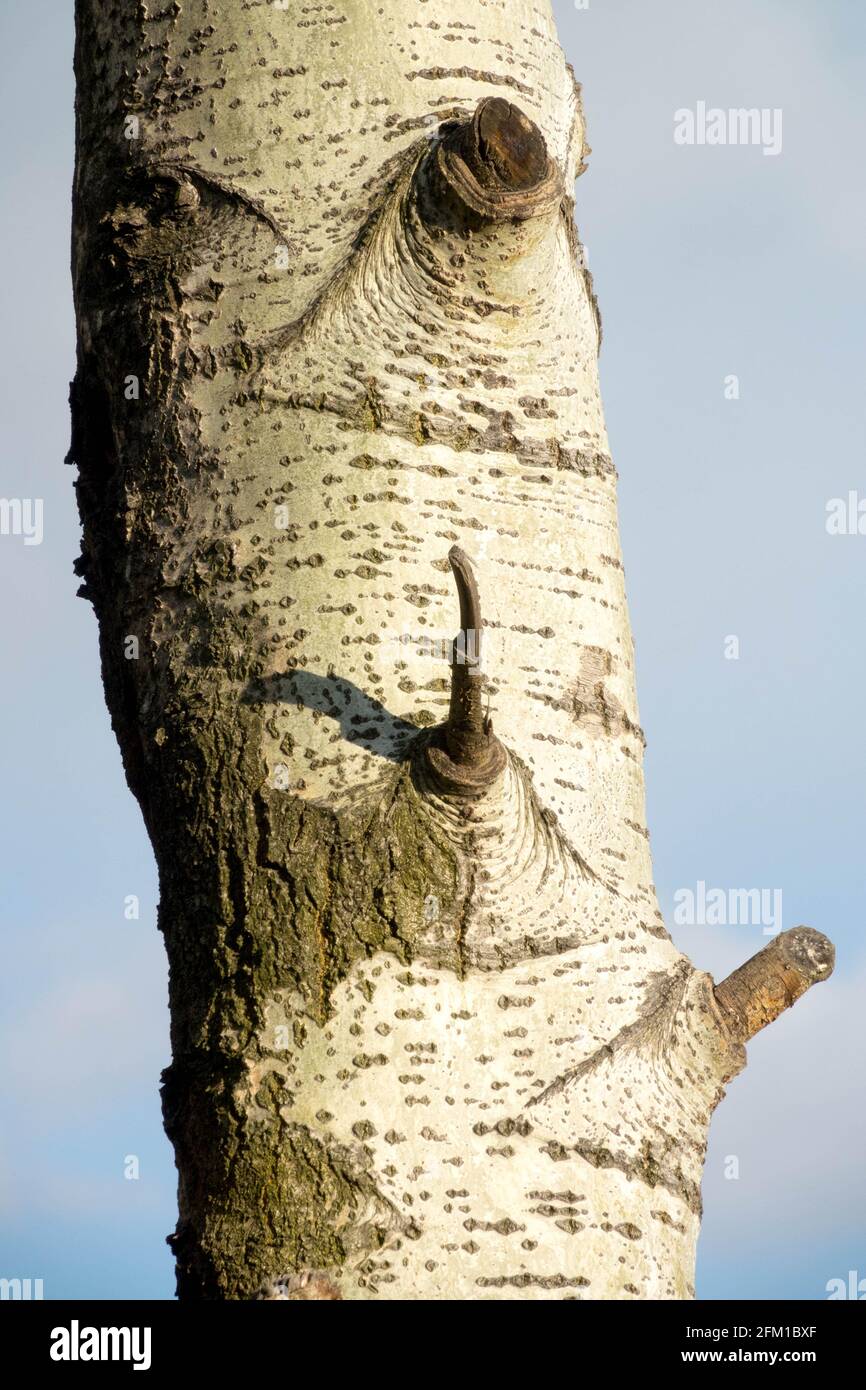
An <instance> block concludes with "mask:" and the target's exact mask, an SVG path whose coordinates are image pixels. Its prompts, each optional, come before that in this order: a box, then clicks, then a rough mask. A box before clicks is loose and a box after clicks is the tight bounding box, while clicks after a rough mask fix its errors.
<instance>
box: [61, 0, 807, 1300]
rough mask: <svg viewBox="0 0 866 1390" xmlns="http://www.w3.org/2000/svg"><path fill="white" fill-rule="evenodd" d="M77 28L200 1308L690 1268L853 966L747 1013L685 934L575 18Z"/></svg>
mask: <svg viewBox="0 0 866 1390" xmlns="http://www.w3.org/2000/svg"><path fill="white" fill-rule="evenodd" d="M77 24H78V39H77V49H76V73H77V79H78V101H77V168H76V177H75V194H74V238H73V245H74V252H73V264H74V281H75V295H76V309H77V315H78V329H79V358H78V370H77V375H76V379H75V382H74V384H73V388H72V406H73V438H72V448H71V452H70V457H71V460H72V461H73V462H74V463H75V464H76V465H77V466H78V469H79V480H78V484H77V486H78V496H79V502H80V509H81V516H82V520H83V524H84V542H83V554H82V559H81V561H80V562H79V565H80V572H81V575H82V578H83V580H84V583H83V586H82V588H83V591H84V592H85V593H86V595H87V596H88V597H89V598H90V599H91V600H92V602H93V604H94V606H95V609H96V612H97V616H98V619H99V627H100V635H101V651H102V662H103V672H104V681H105V687H106V693H107V700H108V705H109V708H110V711H111V715H112V720H113V724H114V728H115V731H116V734H117V737H118V740H119V743H120V746H121V749H122V752H123V758H124V764H125V768H126V773H127V777H128V780H129V784H130V786H131V788H132V790H133V792H134V793H135V795H136V797H137V798H138V800H139V802H140V804H141V807H142V811H143V814H144V817H145V820H146V823H147V828H148V831H149V834H150V837H151V840H152V843H153V847H154V850H155V853H156V858H157V862H158V865H159V872H160V885H161V904H160V926H161V930H162V931H163V933H164V937H165V942H166V948H167V952H168V958H169V963H170V1002H171V1019H172V1056H173V1061H172V1064H171V1066H170V1068H169V1069H168V1071H167V1073H166V1075H165V1078H164V1088H163V1096H164V1115H165V1123H166V1129H167V1132H168V1134H169V1136H170V1138H171V1140H172V1142H173V1144H174V1148H175V1154H176V1159H177V1166H178V1172H179V1207H180V1219H179V1223H178V1227H177V1232H176V1234H175V1235H174V1236H173V1237H172V1238H171V1243H172V1245H173V1249H174V1252H175V1255H176V1259H177V1269H178V1290H179V1293H180V1295H181V1296H183V1297H188V1298H189V1297H191V1298H210V1299H239V1298H249V1297H253V1296H254V1295H255V1294H256V1291H257V1290H260V1289H265V1290H266V1291H267V1294H266V1296H270V1297H293V1298H310V1297H342V1298H344V1299H370V1298H379V1299H382V1298H392V1299H478V1298H480V1299H514V1298H521V1299H549V1298H569V1299H573V1298H582V1297H587V1298H612V1299H627V1298H685V1297H690V1296H692V1294H693V1283H692V1281H693V1269H694V1255H695V1242H696V1237H697V1232H698V1225H699V1216H700V1179H701V1170H702V1164H703V1159H704V1151H705V1143H706V1135H707V1127H708V1123H709V1119H710V1115H711V1112H712V1110H713V1108H714V1106H715V1105H716V1103H717V1102H718V1100H719V1098H720V1097H721V1095H722V1094H723V1087H724V1084H725V1083H726V1081H727V1080H728V1079H729V1078H730V1077H732V1076H733V1075H734V1074H735V1073H736V1072H737V1071H739V1070H740V1068H741V1067H742V1066H743V1064H744V1060H745V1053H744V1048H743V1043H744V1041H745V1040H746V1038H747V1037H748V1036H749V1035H750V1034H751V1032H753V1031H755V1030H756V1028H757V1027H760V1026H763V1023H765V1022H768V1021H769V1019H770V1018H771V1017H773V1016H775V1014H776V1013H778V1011H779V1009H780V1008H781V1007H784V1005H785V1004H786V1003H788V1002H790V1001H791V998H793V997H795V996H796V994H797V993H799V992H802V989H803V988H805V987H806V986H807V985H808V984H809V983H811V982H813V981H814V980H816V979H819V978H823V977H825V976H826V975H827V974H828V973H829V971H830V969H831V968H832V948H830V946H829V943H827V942H826V941H825V939H824V938H823V937H820V936H819V935H818V934H817V933H814V932H809V931H808V930H807V929H798V930H797V931H796V932H794V933H789V934H787V935H786V936H785V937H783V938H779V939H778V940H777V941H775V942H774V943H773V945H772V946H771V947H770V948H768V951H766V952H762V953H761V955H760V956H759V957H756V959H755V961H754V962H752V963H750V965H749V966H748V967H746V968H745V969H744V971H742V972H738V976H737V977H732V980H731V981H729V982H726V986H720V987H719V990H718V992H717V993H714V989H713V983H712V981H711V979H710V977H709V976H708V975H706V974H703V973H701V972H698V971H695V970H694V969H693V968H692V967H691V966H690V964H689V963H688V961H687V960H685V959H684V957H683V956H682V955H681V954H680V953H679V951H678V950H677V949H676V948H675V946H674V945H673V943H672V942H671V940H670V938H669V936H668V934H667V932H666V930H665V927H664V924H663V922H662V918H661V915H660V913H659V909H658V904H657V902H656V896H655V892H654V889H653V884H652V870H651V863H650V854H649V847H648V838H647V831H646V828H645V818H644V787H643V776H642V754H643V747H644V739H643V735H642V733H641V729H640V727H639V724H638V714H637V706H636V699H635V688H634V667H633V650H632V638H631V633H630V629H629V622H628V614H627V610H626V601H625V590H624V582H623V569H622V563H621V557H620V546H619V539H618V528H617V514H616V489H615V471H614V467H613V463H612V462H611V459H610V454H609V449H608V442H607V436H606V433H605V426H604V421H603V416H602V409H601V402H600V397H599V388H598V375H597V365H596V364H597V354H598V346H599V340H600V326H599V317H598V312H597V307H596V303H595V299H594V297H593V293H592V285H591V281H590V277H589V275H588V274H587V273H586V272H585V270H584V269H583V268H582V262H581V256H580V244H579V241H578V238H577V234H576V230H575V227H574V224H573V220H572V215H573V207H574V203H573V199H572V197H571V189H572V185H573V182H574V179H575V177H576V176H577V175H578V174H579V173H581V172H582V170H583V167H584V159H585V156H586V154H587V153H588V148H587V145H586V139H585V132H584V122H583V113H582V109H581V101H580V89H579V87H578V85H577V84H576V82H575V81H574V77H573V74H572V71H571V68H570V67H569V66H568V65H567V64H566V63H565V61H564V59H563V55H562V53H561V51H560V48H559V46H558V43H557V39H556V35H555V31H554V26H553V20H552V15H551V12H550V6H549V4H548V2H547V0H482V2H481V3H478V4H474V5H470V6H466V5H465V4H457V3H456V2H455V0H377V3H372V0H369V2H368V0H334V3H333V4H310V5H304V4H302V3H301V2H300V0H288V3H285V4H280V3H274V4H268V3H265V2H264V0H258V3H249V4H227V3H222V2H221V0H182V3H171V4H167V5H165V6H164V7H161V6H160V5H159V4H157V3H153V4H149V3H148V4H140V5H138V6H126V5H120V4H117V3H105V0H78V4H77ZM458 614H459V616H458ZM455 632H457V633H458V634H459V637H458V640H456V641H453V640H451V639H454V635H455ZM482 633H483V635H484V641H483V647H482V646H481V635H482ZM431 639H434V640H431ZM442 639H448V640H447V642H446V643H445V644H444V646H443V643H442ZM494 726H495V728H494Z"/></svg>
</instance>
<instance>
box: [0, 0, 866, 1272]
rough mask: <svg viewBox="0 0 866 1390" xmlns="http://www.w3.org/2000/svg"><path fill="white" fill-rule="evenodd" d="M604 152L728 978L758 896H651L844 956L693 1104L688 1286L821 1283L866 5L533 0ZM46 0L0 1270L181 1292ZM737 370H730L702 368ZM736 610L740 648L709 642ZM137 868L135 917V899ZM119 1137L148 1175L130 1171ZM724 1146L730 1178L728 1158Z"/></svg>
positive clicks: (636, 552) (21, 286)
mask: <svg viewBox="0 0 866 1390" xmlns="http://www.w3.org/2000/svg"><path fill="white" fill-rule="evenodd" d="M554 8H555V10H556V14H557V19H558V21H559V25H560V34H561V38H562V42H563V46H564V48H565V50H566V54H567V56H568V58H569V60H570V61H571V62H572V63H573V64H574V67H575V71H576V74H577V76H578V78H579V79H580V80H581V81H582V82H583V85H584V100H585V105H586V109H587V117H588V123H589V140H590V144H591V145H592V149H593V153H592V156H591V157H590V163H589V171H588V172H587V174H585V175H584V176H583V178H582V179H581V180H580V181H579V183H578V185H577V189H576V192H577V218H578V225H579V227H580V231H581V235H582V237H583V240H584V241H585V243H586V245H587V247H588V252H589V264H590V267H591V269H592V271H593V274H594V277H595V283H596V289H597V292H598V295H599V299H600V303H601V310H602V316H603V320H604V347H603V351H602V359H601V369H602V388H603V392H604V398H605V407H606V413H607V420H608V427H609V432H610V436H611V442H612V446H613V451H614V457H615V460H616V463H617V467H618V469H619V473H620V480H621V481H620V506H621V522H622V539H623V547H624V550H625V559H626V574H627V579H628V587H629V599H630V606H631V614H632V621H633V626H634V632H635V640H636V645H637V658H638V690H639V696H640V707H641V722H642V724H643V726H644V728H645V729H646V731H647V736H648V739H649V748H648V754H647V783H648V797H649V825H650V829H651V832H652V842H653V851H654V859H655V868H656V882H657V884H658V889H659V897H660V901H661V904H662V908H663V911H664V912H665V915H666V919H667V921H668V925H669V927H671V929H672V932H673V935H674V937H675V939H676V941H677V943H678V945H680V946H681V947H682V949H684V950H685V951H687V953H688V954H689V955H690V956H691V958H692V960H693V961H694V962H695V964H696V965H698V966H700V967H702V968H704V969H708V970H711V971H712V972H713V973H714V974H715V975H716V976H717V977H721V976H723V975H724V974H726V973H727V972H728V971H729V970H730V969H731V968H733V967H734V966H735V965H736V964H738V963H739V962H740V961H741V960H743V959H745V958H746V957H748V956H749V955H751V954H753V953H754V951H756V950H758V949H760V947H761V946H762V945H764V944H765V943H766V939H767V938H766V937H764V936H763V935H762V931H761V927H760V925H757V926H747V925H741V926H727V927H707V926H676V925H674V923H673V906H674V894H675V892H676V891H677V890H678V889H679V888H682V887H692V888H693V887H694V886H695V885H696V884H697V882H698V881H700V880H702V881H704V882H706V883H707V884H708V885H710V886H714V887H716V886H718V887H723V888H726V889H727V888H733V887H741V888H751V887H766V888H781V890H782V892H783V902H784V923H783V925H784V926H785V927H788V926H793V925H795V924H796V923H798V922H808V923H809V924H811V925H812V926H815V927H818V928H820V929H821V930H823V931H826V932H827V933H828V935H830V936H831V937H832V938H833V940H834V941H835V943H836V946H837V953H838V956H837V959H838V964H837V972H836V975H835V976H834V978H833V981H832V982H831V983H830V984H829V985H825V986H822V987H821V988H819V989H816V990H813V991H812V992H811V994H810V995H809V996H807V997H806V998H805V999H804V1000H802V1001H800V1003H799V1004H798V1005H797V1007H796V1008H795V1009H794V1010H792V1011H791V1012H790V1013H789V1014H788V1015H786V1016H785V1017H784V1018H783V1019H781V1020H780V1021H779V1022H777V1023H776V1024H775V1025H774V1027H773V1028H772V1029H770V1030H768V1031H767V1032H766V1033H765V1034H762V1035H761V1036H760V1037H759V1038H757V1039H756V1040H755V1041H754V1042H753V1043H752V1044H751V1046H750V1049H749V1052H750V1063H749V1067H748V1068H747V1070H746V1071H745V1072H744V1073H743V1075H742V1076H740V1077H739V1078H737V1079H736V1081H735V1082H733V1083H732V1085H731V1088H730V1091H729V1094H728V1097H727V1099H726V1101H725V1102H724V1104H723V1105H722V1107H721V1108H720V1110H719V1111H718V1112H717V1115H716V1118H715V1120H714V1123H713V1129H712V1134H711V1143H710V1152H709V1158H708V1164H707V1172H706V1178H705V1182H704V1203H705V1218H704V1229H703V1234H702V1237H701V1245H700V1251H699V1263H698V1293H699V1295H700V1296H701V1297H703V1298H725V1297H746V1298H814V1299H817V1298H822V1297H825V1296H826V1293H825V1288H826V1284H827V1281H828V1280H830V1279H832V1278H836V1277H842V1278H845V1277H846V1276H847V1272H848V1270H850V1269H855V1270H857V1271H858V1272H859V1276H860V1277H861V1278H864V1277H866V1195H864V1181H863V1173H864V1171H866V1162H864V1159H866V1120H864V1117H866V1080H864V1070H866V1069H864V1066H863V1058H864V1030H863V1022H862V1019H863V1011H864V1010H863V1005H864V1000H866V943H864V934H863V921H864V862H866V857H864V854H863V830H864V792H863V787H864V770H866V721H864V720H863V718H862V715H861V708H862V698H863V690H864V686H866V641H864V637H863V617H862V613H863V593H864V583H863V580H864V571H866V535H864V536H856V535H849V536H830V535H828V534H827V531H826V527H825V515H826V505H827V502H828V501H829V500H830V499H831V498H834V497H845V496H847V494H848V492H849V491H851V490H859V495H860V496H862V497H863V498H866V467H864V442H863V433H864V419H863V415H864V407H863V399H864V391H863V379H864V350H863V331H862V324H863V322H864V319H866V312H864V311H866V303H864V300H866V293H864V291H866V284H864V280H866V237H864V201H866V194H864V181H863V177H862V159H863V148H864V140H863V136H864V116H863V109H862V90H863V72H864V49H866V11H864V10H863V9H862V7H861V6H859V5H856V4H854V3H846V2H845V0H824V2H823V3H821V4H820V5H819V4H818V3H817V0H811V2H810V3H806V2H805V0H784V3H781V0H780V3H768V0H728V3H726V4H724V5H718V4H710V3H707V2H706V0H704V2H703V3H695V0H659V3H658V4H655V5H648V4H646V3H645V0H590V3H589V7H588V8H587V9H577V8H576V7H575V6H574V5H573V4H572V3H570V0H568V2H567V0H557V2H556V3H555V5H554ZM70 10H71V7H70V6H65V5H60V4H57V3H39V4H32V5H29V6H17V7H7V9H6V10H5V11H4V13H3V15H2V19H0V38H2V53H3V58H2V63H3V67H4V72H3V81H2V84H0V92H2V95H0V104H2V108H3V115H4V117H5V118H6V128H7V130H8V131H9V132H10V136H9V137H7V142H6V149H5V151H4V156H5V157H4V164H3V180H4V183H5V189H4V194H5V196H4V199H3V203H4V213H3V222H2V228H0V237H2V250H3V265H4V269H5V274H4V275H3V277H2V297H3V301H4V302H3V316H4V323H5V324H6V332H5V333H4V335H3V339H2V346H0V352H2V353H3V356H4V359H5V360H4V362H3V364H2V371H0V393H2V419H3V425H4V429H3V445H2V485H0V491H2V494H3V495H4V496H8V497H30V496H34V495H35V496H40V497H42V498H44V515H45V523H44V525H45V537H44V541H43V544H42V545H40V546H32V547H25V546H23V544H22V542H21V538H20V537H10V536H2V537H0V593H2V595H3V600H4V605H3V625H2V642H3V654H4V657H5V662H4V670H5V680H4V681H3V686H2V691H0V728H2V730H3V735H4V737H3V782H4V796H3V798H2V806H0V847H2V848H0V866H2V875H3V917H4V928H5V940H6V947H5V958H4V965H5V969H4V971H3V975H2V979H0V1046H2V1055H3V1058H4V1067H3V1070H2V1075H0V1117H2V1124H0V1266H2V1268H0V1274H2V1275H5V1276H8V1277H12V1276H18V1277H28V1276H29V1277H34V1278H35V1277H41V1278H43V1279H44V1281H45V1294H46V1297H49V1298H50V1297H58V1298H59V1297H67V1296H80V1297H134V1296H142V1297H154V1298H168V1297H171V1296H172V1294H173V1287H174V1284H173V1271H172V1262H171V1258H170V1255H169V1251H168V1249H167V1247H166V1246H165V1244H164V1237H165V1236H166V1235H167V1234H168V1232H169V1231H170V1230H172V1228H173V1225H174V1220H175V1177H174V1167H173V1162H172V1158H171V1153H170V1149H169V1146H168V1143H167V1141H166V1140H165V1138H164V1136H163V1134H162V1129H161V1120H160V1114H159V1101H158V1083H159V1072H160V1069H161V1068H162V1067H163V1066H165V1065H166V1063H167V1062H168V1060H169V1058H168V1025H167V1014H166V979H165V966H164V959H163V952H162V943H161V940H160V938H159V936H158V934H157V932H156V928H155V908H156V875H155V870H154V865H153V859H152V855H151V852H150V849H149V846H148V843H147V840H146V837H145V834H144V830H143V827H142V824H141V820H140V816H139V813H138V810H137V807H136V806H135V803H134V802H133V800H132V798H131V796H130V795H129V793H128V791H127V790H126V787H125V784H124V780H123V776H122V772H121V766H120V758H119V755H118V753H117V750H116V747H115V744H114V741H113V737H112V734H111V730H110V727H109V722H108V716H107V714H106V712H105V708H104V703H103V698H102V690H101V686H100V681H99V668H98V657H97V647H96V628H95V622H94V619H93V616H92V613H91V611H90V609H89V607H88V605H87V604H85V603H83V602H82V601H81V600H80V599H76V598H75V589H76V582H77V581H76V580H75V578H74V576H73V574H72V562H73V560H74V558H75V556H76V555H77V553H78V525H77V519H76V513H75V506H74V498H73V493H72V474H71V471H70V470H68V469H65V468H64V467H63V464H62V460H63V456H64V454H65V452H66V448H67V445H68V413H67V408H66V392H67V386H68V382H69V379H70V377H71V376H72V373H73V362H74V331H73V319H72V309H71V302H70V285H69V271H68V262H69V249H68V240H69V189H70V180H71V168H72V135H73V125H72V100H73V91H72V74H71V52H72V24H71V15H70V13H69V11H70ZM701 101H703V102H705V103H706V104H707V106H708V107H712V106H717V107H720V108H723V109H728V108H731V107H758V108H768V109H771V110H772V109H776V108H778V109H781V111H782V113H783V118H782V148H781V151H780V153H779V154H778V155H777V156H773V157H767V156H764V155H763V153H762V150H761V149H760V148H759V147H753V146H720V147H710V146H681V145H677V144H676V143H675V142H674V139H673V131H674V113H675V112H676V111H677V110H681V109H683V108H690V109H694V108H695V107H696V106H697V103H698V102H701ZM731 374H735V375H736V376H737V377H738V379H739V390H740V396H739V399H738V400H726V399H725V394H724V383H725V378H726V377H727V376H729V375H731ZM731 635H735V636H736V637H737V638H738V639H739V645H740V655H739V659H738V660H735V661H733V660H727V659H725V654H724V647H725V639H726V638H727V637H729V636H731ZM130 894H135V895H137V896H138V898H139V900H140V916H139V918H138V920H127V919H126V918H125V916H124V902H125V899H126V898H127V897H128V895H130ZM128 1155H136V1156H137V1157H138V1160H139V1167H140V1177H139V1179H138V1180H137V1181H127V1180H126V1179H125V1178H124V1162H125V1159H126V1157H127V1156H128ZM731 1157H735V1158H736V1159H737V1160H738V1165H739V1177H738V1178H736V1179H729V1178H726V1177H725V1170H726V1167H727V1169H728V1170H730V1169H731V1166H732V1165H731V1163H730V1161H729V1160H730V1159H731Z"/></svg>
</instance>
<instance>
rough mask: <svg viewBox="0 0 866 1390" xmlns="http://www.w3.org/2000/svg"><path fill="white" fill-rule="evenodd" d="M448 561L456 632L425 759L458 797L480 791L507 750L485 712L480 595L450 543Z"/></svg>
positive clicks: (501, 767) (502, 766) (496, 771)
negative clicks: (447, 685)
mask: <svg viewBox="0 0 866 1390" xmlns="http://www.w3.org/2000/svg"><path fill="white" fill-rule="evenodd" d="M448 560H449V563H450V565H451V571H452V573H453V575H454V582H455V584H456V585H457V597H458V601H459V604H460V631H459V633H458V634H457V636H456V638H455V639H454V642H453V643H452V645H451V704H450V708H449V711H448V721H447V723H446V724H443V725H442V726H441V727H440V728H439V729H437V730H436V732H435V733H434V735H433V738H432V739H431V741H430V743H429V744H428V746H427V761H428V764H429V766H430V768H431V769H432V771H433V773H434V774H435V777H436V780H437V782H439V784H440V785H441V786H442V789H443V790H444V791H447V792H451V793H453V794H457V795H460V794H462V795H467V796H469V795H472V794H473V793H478V792H481V791H483V790H484V789H485V788H486V787H488V786H489V785H490V783H491V782H493V781H494V780H495V779H496V778H497V777H498V776H499V775H500V773H501V772H503V771H504V769H505V764H506V753H505V749H504V748H503V747H502V744H501V743H500V742H499V740H498V739H497V738H496V737H495V736H494V733H493V721H492V720H491V719H489V718H487V716H486V714H485V711H484V675H483V671H482V638H483V630H484V624H483V620H482V617H481V599H480V597H479V594H478V585H477V583H476V581H475V575H474V574H473V572H472V566H471V564H470V563H469V558H468V556H467V555H466V554H465V553H464V552H463V551H462V550H461V549H460V547H459V546H456V545H454V546H452V547H451V549H450V551H449V552H448Z"/></svg>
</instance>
